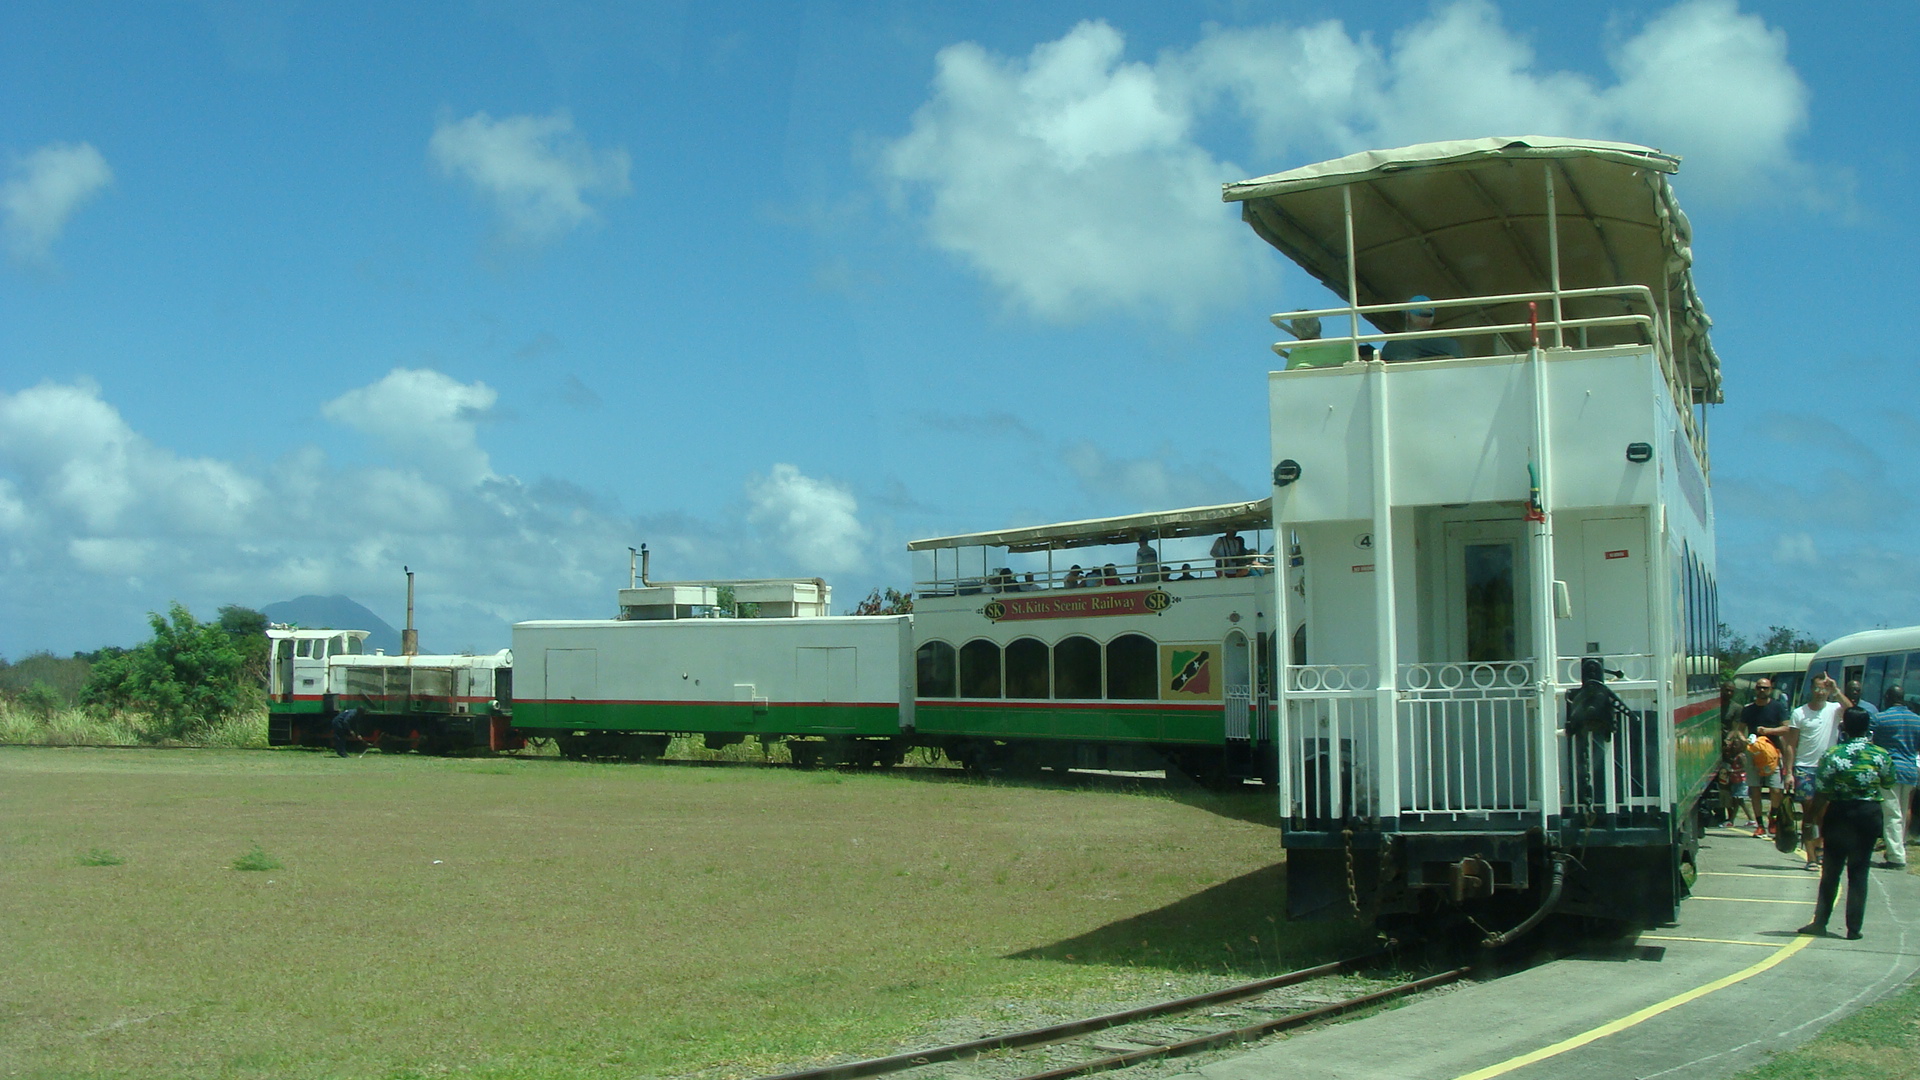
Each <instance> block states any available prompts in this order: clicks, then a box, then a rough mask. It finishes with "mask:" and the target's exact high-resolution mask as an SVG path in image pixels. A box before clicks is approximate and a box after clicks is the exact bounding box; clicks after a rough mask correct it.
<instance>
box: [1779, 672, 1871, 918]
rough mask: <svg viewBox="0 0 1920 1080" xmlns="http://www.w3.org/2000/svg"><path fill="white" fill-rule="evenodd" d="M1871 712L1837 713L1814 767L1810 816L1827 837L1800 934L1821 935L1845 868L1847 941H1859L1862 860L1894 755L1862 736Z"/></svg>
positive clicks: (1863, 910)
mask: <svg viewBox="0 0 1920 1080" xmlns="http://www.w3.org/2000/svg"><path fill="white" fill-rule="evenodd" d="M1872 727H1873V717H1872V715H1871V714H1869V713H1868V712H1867V710H1865V709H1863V708H1861V707H1859V706H1858V705H1855V706H1853V707H1852V708H1850V709H1848V710H1847V711H1846V712H1845V713H1844V714H1843V715H1842V716H1841V717H1840V739H1841V742H1840V744H1839V745H1838V746H1835V747H1834V748H1833V749H1831V750H1829V751H1827V752H1826V753H1825V754H1823V755H1821V758H1820V764H1819V765H1818V766H1817V768H1816V775H1815V778H1814V787H1815V790H1816V791H1818V792H1819V794H1817V795H1815V796H1814V800H1813V809H1812V811H1811V814H1810V818H1811V819H1812V820H1817V821H1819V822H1820V833H1821V836H1822V837H1823V838H1824V839H1825V841H1826V856H1825V862H1824V864H1823V865H1822V866H1821V867H1820V898H1819V902H1818V903H1817V904H1815V905H1814V909H1813V921H1812V922H1810V923H1808V924H1807V925H1805V926H1803V927H1801V928H1800V933H1802V934H1824V933H1826V932H1827V920H1828V919H1830V918H1832V917H1833V902H1834V900H1835V899H1837V898H1838V897H1839V895H1840V869H1841V866H1842V865H1843V864H1844V865H1845V867H1846V871H1847V940H1849V941H1858V940H1860V921H1861V919H1862V918H1864V917H1865V915H1866V913H1867V863H1868V862H1869V861H1870V860H1871V859H1872V858H1873V842H1874V841H1875V840H1878V839H1879V838H1880V801H1881V794H1882V792H1883V790H1884V789H1885V788H1887V787H1890V786H1891V785H1892V784H1893V779H1894V774H1893V755H1892V754H1889V753H1888V752H1887V751H1886V749H1885V748H1883V747H1879V746H1875V745H1873V742H1872V741H1871V740H1870V739H1869V738H1868V737H1867V735H1868V732H1869V731H1870V730H1871V729H1872Z"/></svg>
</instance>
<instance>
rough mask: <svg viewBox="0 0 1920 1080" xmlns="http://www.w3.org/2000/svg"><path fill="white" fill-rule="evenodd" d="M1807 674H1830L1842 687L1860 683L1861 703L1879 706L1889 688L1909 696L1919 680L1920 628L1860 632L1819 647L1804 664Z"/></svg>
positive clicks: (1905, 627)
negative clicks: (1896, 689) (1900, 690)
mask: <svg viewBox="0 0 1920 1080" xmlns="http://www.w3.org/2000/svg"><path fill="white" fill-rule="evenodd" d="M1807 675H1808V677H1809V678H1812V677H1814V676H1816V675H1831V676H1833V679H1834V681H1835V682H1837V683H1839V684H1840V685H1841V686H1843V687H1844V686H1845V685H1847V684H1848V683H1849V682H1852V681H1853V680H1855V679H1858V680H1860V700H1862V701H1864V702H1866V703H1867V704H1869V705H1872V706H1874V707H1876V708H1877V707H1879V705H1880V698H1881V696H1882V695H1883V694H1884V693H1885V692H1886V688H1887V687H1889V686H1898V687H1900V688H1901V689H1902V690H1903V691H1906V692H1907V693H1909V694H1911V692H1912V687H1913V683H1914V681H1915V680H1917V679H1920V626H1903V627H1899V628H1897V629H1893V630H1863V631H1861V632H1860V633H1858V634H1848V635H1847V636H1846V637H1843V638H1839V639H1837V640H1835V641H1832V642H1829V643H1828V644H1826V645H1824V646H1822V647H1821V649H1820V651H1819V652H1817V653H1814V654H1813V657H1812V658H1811V659H1810V660H1809V661H1808V663H1807Z"/></svg>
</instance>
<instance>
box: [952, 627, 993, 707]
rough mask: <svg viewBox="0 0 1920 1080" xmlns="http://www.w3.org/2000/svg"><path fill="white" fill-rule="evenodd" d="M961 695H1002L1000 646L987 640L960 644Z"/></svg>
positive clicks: (970, 696)
mask: <svg viewBox="0 0 1920 1080" xmlns="http://www.w3.org/2000/svg"><path fill="white" fill-rule="evenodd" d="M960 696H961V697H963V698H997V697H999V696H1000V646H998V645H996V644H994V643H993V642H991V641H986V640H979V641H969V642H967V643H966V644H965V645H962V646H960Z"/></svg>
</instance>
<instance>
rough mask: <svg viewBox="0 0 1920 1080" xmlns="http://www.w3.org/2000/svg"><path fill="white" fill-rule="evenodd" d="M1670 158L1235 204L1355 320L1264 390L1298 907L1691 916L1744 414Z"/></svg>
mask: <svg viewBox="0 0 1920 1080" xmlns="http://www.w3.org/2000/svg"><path fill="white" fill-rule="evenodd" d="M1677 167H1678V160H1677V159H1676V158H1674V157H1671V156H1669V155H1667V154H1663V153H1661V152H1659V151H1657V150H1652V149H1648V148H1646V147H1641V146H1632V145H1626V144H1619V143H1601V142H1583V141H1575V140H1569V139H1555V138H1535V137H1527V138H1511V139H1509V138H1495V139H1480V140H1471V141H1462V142H1448V143H1431V144H1424V145H1419V146H1410V147H1404V148H1400V149H1394V150H1380V151H1372V152H1368V153H1363V154H1356V155H1352V156H1350V157H1346V158H1341V159H1338V160H1334V161H1328V162H1323V163H1321V164H1317V165H1311V166H1307V167H1305V168H1301V169H1295V170H1293V171H1291V172H1285V173H1279V174H1276V175H1273V176H1267V177H1262V178H1259V179H1255V180H1248V181H1244V182H1241V183H1236V184H1229V185H1227V186H1226V188H1225V192H1224V196H1225V198H1226V199H1227V200H1228V201H1233V202H1238V203H1240V204H1241V208H1242V215H1243V218H1244V219H1245V220H1246V221H1247V222H1248V223H1249V224H1250V225H1251V226H1252V227H1253V228H1254V230H1255V231H1256V232H1257V233H1258V234H1259V235H1260V236H1261V237H1263V238H1264V239H1266V240H1267V241H1268V242H1270V243H1271V244H1273V245H1274V246H1275V247H1276V248H1278V249H1279V250H1280V251H1281V252H1282V253H1284V254H1285V255H1286V256H1288V257H1289V258H1291V259H1292V260H1293V261H1294V262H1296V263H1298V264H1299V265H1300V266H1301V267H1302V268H1303V269H1305V270H1306V271H1307V272H1308V273H1309V274H1310V275H1312V276H1313V277H1315V278H1317V279H1318V280H1319V281H1320V282H1322V283H1323V284H1325V285H1326V286H1327V287H1328V288H1329V289H1331V290H1332V291H1333V292H1334V293H1335V294H1336V296H1337V297H1338V298H1339V299H1340V300H1341V304H1340V306H1337V307H1330V308H1326V309H1323V310H1318V311H1305V312H1290V313H1286V314H1284V315H1275V316H1273V321H1274V322H1275V323H1276V324H1277V325H1280V326H1281V327H1282V328H1283V329H1288V330H1293V329H1298V328H1301V327H1302V326H1311V325H1312V323H1311V322H1310V320H1311V319H1318V320H1323V321H1325V322H1330V323H1332V324H1333V325H1334V326H1335V327H1337V328H1338V329H1337V331H1336V332H1335V333H1331V334H1328V335H1326V337H1325V338H1324V339H1322V341H1321V342H1320V343H1319V344H1317V345H1316V346H1315V347H1316V348H1323V347H1325V346H1326V345H1332V346H1334V347H1336V348H1339V349H1342V350H1345V352H1346V357H1345V359H1346V362H1345V363H1334V364H1331V365H1327V364H1323V363H1316V364H1315V365H1314V366H1297V367H1295V368H1293V369H1292V370H1281V371H1275V372H1272V373H1271V374H1270V375H1269V376H1268V391H1269V400H1270V410H1271V412H1270V415H1271V441H1272V464H1273V470H1274V472H1273V483H1274V494H1273V527H1274V529H1275V530H1276V531H1277V532H1278V533H1279V534H1280V535H1281V536H1282V537H1283V538H1284V541H1285V543H1286V544H1287V545H1288V546H1289V547H1293V548H1297V551H1298V559H1299V562H1300V566H1299V568H1298V576H1297V577H1290V578H1289V579H1288V580H1287V585H1286V587H1284V588H1281V589H1279V590H1278V591H1277V593H1276V598H1275V600H1274V605H1273V611H1274V613H1275V615H1274V618H1275V620H1276V622H1277V624H1278V625H1284V626H1289V627H1291V626H1294V625H1296V624H1297V625H1299V626H1300V627H1301V632H1300V633H1299V634H1298V635H1297V636H1295V637H1292V638H1290V640H1289V642H1288V646H1289V647H1288V648H1287V649H1286V650H1285V655H1284V656H1283V660H1284V664H1283V665H1282V668H1281V676H1280V678H1279V679H1278V682H1277V687H1276V696H1277V698H1278V704H1279V708H1278V710H1277V713H1278V717H1277V722H1278V727H1279V730H1278V735H1277V741H1278V751H1279V757H1280V780H1279V786H1280V798H1281V804H1282V810H1283V814H1284V818H1285V821H1286V832H1285V837H1284V843H1285V846H1286V849H1287V862H1288V874H1287V881H1288V901H1287V902H1288V909H1289V913H1290V915H1292V916H1294V917H1315V916H1352V915H1354V914H1356V913H1357V914H1361V915H1365V916H1375V917H1380V918H1383V919H1392V918H1399V917H1407V916H1413V917H1418V918H1422V919H1436V918H1447V917H1471V918H1475V919H1479V920H1481V921H1482V922H1483V923H1484V924H1486V925H1489V926H1493V925H1498V920H1500V919H1501V918H1507V919H1508V922H1507V926H1508V927H1509V928H1514V929H1517V927H1514V926H1513V920H1516V919H1522V918H1524V919H1526V920H1527V923H1526V924H1527V925H1531V920H1532V919H1533V917H1535V916H1537V915H1538V914H1540V913H1542V912H1544V911H1545V910H1546V909H1548V908H1550V907H1555V906H1557V909H1558V910H1560V911H1562V912H1566V913H1570V914H1575V915H1587V916H1599V917H1604V918H1608V919H1619V920H1628V921H1633V922H1639V923H1643V924H1645V923H1659V922H1665V921H1670V920H1671V919H1672V918H1673V917H1674V915H1675V911H1676V907H1677V905H1678V903H1679V901H1680V899H1681V897H1682V896H1683V895H1684V894H1685V892H1686V888H1687V885H1686V881H1687V878H1686V873H1685V868H1686V866H1687V864H1689V863H1690V862H1691V861H1692V857H1693V851H1694V848H1695V845H1696V836H1697V829H1696V825H1695V822H1694V815H1693V813H1692V808H1693V806H1694V804H1695V802H1696V800H1697V799H1698V796H1699V793H1700V792H1701V790H1702V789H1703V787H1704V785H1705V783H1706V779H1707V776H1708V774H1709V771H1710V768H1711V765H1712V763H1713V759H1714V751H1715V745H1716V741H1717V735H1718V729H1717V713H1716V712H1715V709H1714V706H1715V705H1716V704H1717V689H1718V687H1717V682H1718V680H1717V678H1716V677H1715V674H1714V672H1712V671H1711V670H1709V669H1700V670H1696V669H1697V668H1700V665H1697V664H1693V663H1690V662H1689V658H1690V657H1695V656H1703V655H1706V654H1708V653H1710V652H1711V642H1712V635H1713V632H1714V629H1715V624H1716V622H1717V619H1716V615H1715V608H1714V582H1713V568H1714V557H1713V551H1714V547H1713V513H1712V506H1711V502H1710V495H1709V489H1708V485H1707V469H1708V457H1707V442H1706V425H1705V418H1704V410H1705V407H1706V406H1708V405H1709V404H1712V403H1716V402H1718V401H1720V400H1721V385H1720V365H1719V360H1718V358H1717V356H1716V355H1715V353H1714V350H1713V348H1712V346H1711V344H1710V343H1709V341H1708V337H1707V327H1708V326H1709V321H1708V319H1707V317H1706V315H1705V312H1704V310H1703V309H1702V307H1701V304H1700V300H1699V297H1698V295H1697V293H1696V292H1695V289H1694V286H1693V281H1692V276H1691V272H1690V269H1689V267H1690V263H1691V248H1690V245H1691V240H1692V238H1691V235H1690V227H1689V225H1688V222H1687V219H1686V217H1685V215H1684V214H1682V213H1681V212H1680V209H1679V206H1678V204H1677V203H1676V202H1675V200H1674V197H1673V193H1672V190H1671V188H1670V187H1669V185H1668V181H1667V177H1668V175H1669V174H1671V173H1673V172H1674V171H1675V170H1676V168H1677ZM1428 297H1433V299H1428ZM1308 332H1309V333H1310V332H1311V331H1308ZM1280 348H1281V346H1276V349H1280ZM1336 359H1338V358H1336ZM1277 580H1278V579H1276V581H1277Z"/></svg>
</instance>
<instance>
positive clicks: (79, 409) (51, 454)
mask: <svg viewBox="0 0 1920 1080" xmlns="http://www.w3.org/2000/svg"><path fill="white" fill-rule="evenodd" d="M99 393H100V391H99V388H98V387H96V386H93V385H91V384H88V383H80V384H76V385H63V384H60V383H53V382H46V383H41V384H40V385H38V386H35V387H32V388H30V389H27V390H22V391H20V392H19V393H17V394H0V465H5V466H11V467H12V469H13V470H14V471H15V472H16V474H17V475H18V476H19V477H20V479H21V481H22V485H21V487H22V490H23V492H24V497H25V498H27V499H30V500H31V502H32V504H33V505H35V506H38V507H40V508H42V509H44V510H45V511H47V512H48V513H50V514H52V515H55V516H56V517H57V518H58V519H59V520H61V521H66V522H71V523H74V524H75V525H77V526H79V527H81V528H84V529H87V530H90V531H93V532H96V533H98V532H112V531H115V530H121V529H131V530H138V529H142V528H152V527H158V528H162V529H167V530H177V531H179V532H182V533H186V534H192V535H209V534H222V533H231V532H233V531H234V530H235V529H237V528H238V527H239V524H240V522H241V521H242V519H243V518H244V517H245V516H246V515H247V514H248V513H250V512H251V511H252V509H253V508H254V506H255V505H256V503H257V501H258V499H259V496H260V486H259V484H258V483H257V482H255V481H253V480H251V479H250V478H248V477H246V476H244V475H242V474H241V473H240V472H238V471H237V470H235V469H234V468H233V467H231V466H229V465H227V464H225V463H223V462H219V461H214V460H211V459H206V458H182V457H178V456H176V455H174V454H173V453H171V452H169V451H166V450H163V449H161V448H159V447H156V446H154V445H153V444H152V443H150V442H148V441H147V440H146V439H145V438H144V437H142V436H140V435H139V434H138V433H136V432H135V431H134V430H133V429H132V428H130V427H128V426H127V423H126V421H125V420H123V419H122V418H121V416H120V413H119V411H118V410H116V409H114V408H113V407H112V406H110V405H108V404H106V403H105V402H103V401H101V400H100V396H99ZM16 516H18V517H21V518H24V517H25V516H26V515H25V512H24V511H22V512H21V513H20V514H18V515H16Z"/></svg>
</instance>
